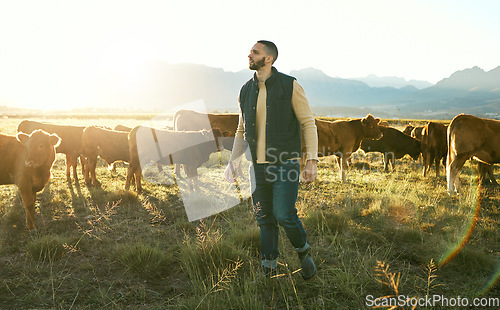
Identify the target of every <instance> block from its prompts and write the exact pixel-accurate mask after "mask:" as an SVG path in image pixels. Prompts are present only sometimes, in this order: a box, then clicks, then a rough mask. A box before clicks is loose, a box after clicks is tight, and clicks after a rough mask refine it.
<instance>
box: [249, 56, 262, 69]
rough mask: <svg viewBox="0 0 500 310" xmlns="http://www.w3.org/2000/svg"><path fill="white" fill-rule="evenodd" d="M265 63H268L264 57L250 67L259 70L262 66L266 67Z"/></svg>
mask: <svg viewBox="0 0 500 310" xmlns="http://www.w3.org/2000/svg"><path fill="white" fill-rule="evenodd" d="M265 65H266V62H265V60H264V58H262V59H261V60H259V61H257V62H254V63H253V64H251V65H250V66H249V68H250V70H259V69H260V68H262V67H264V66H265Z"/></svg>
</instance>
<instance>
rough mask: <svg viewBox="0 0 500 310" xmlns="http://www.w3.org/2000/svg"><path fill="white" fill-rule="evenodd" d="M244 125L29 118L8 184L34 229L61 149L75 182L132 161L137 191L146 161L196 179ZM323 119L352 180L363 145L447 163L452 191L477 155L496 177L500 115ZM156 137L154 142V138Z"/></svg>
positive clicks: (6, 174) (91, 180)
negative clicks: (446, 119)
mask: <svg viewBox="0 0 500 310" xmlns="http://www.w3.org/2000/svg"><path fill="white" fill-rule="evenodd" d="M237 126H238V114H227V113H226V114H206V113H199V112H194V111H189V110H180V111H177V112H176V114H175V116H174V127H173V128H171V129H164V128H162V129H160V128H151V127H145V126H137V127H135V128H128V127H124V126H120V125H118V126H116V127H115V128H114V129H111V128H106V127H101V126H88V127H83V126H72V125H55V124H49V123H42V122H35V121H29V120H24V121H22V122H21V123H19V125H18V127H17V131H18V134H17V136H9V135H3V134H0V158H1V160H2V165H0V185H5V184H15V185H17V187H18V188H19V191H20V194H21V197H22V201H23V205H24V208H25V211H26V227H27V229H28V230H34V229H36V226H35V216H34V205H35V197H36V193H37V192H39V191H41V190H42V189H43V188H44V187H45V185H46V184H47V183H48V181H49V179H50V176H51V172H50V171H51V168H52V165H53V163H54V161H55V153H56V152H57V153H63V154H65V155H66V176H67V179H68V183H69V184H70V186H71V182H72V180H71V172H73V179H74V181H75V184H77V185H78V182H79V181H78V174H77V164H78V159H80V163H81V165H82V174H83V176H84V180H85V183H86V184H87V185H88V186H99V182H98V180H97V177H96V164H97V159H98V157H100V158H102V159H103V160H104V161H106V162H107V163H108V165H110V166H112V165H114V163H115V162H117V161H122V162H126V163H128V170H127V178H126V184H125V189H126V190H128V189H129V188H130V186H131V185H132V184H134V183H135V188H136V190H137V192H141V190H142V186H141V176H142V170H141V169H142V168H141V167H143V166H144V164H146V163H147V162H155V163H156V164H157V165H158V167H159V169H161V165H165V164H166V165H175V166H176V169H175V174H176V176H177V177H181V174H180V165H183V166H184V170H185V173H186V175H187V176H188V178H189V179H190V180H194V182H196V176H197V168H198V167H199V166H201V165H202V164H203V163H204V162H206V161H208V159H209V156H210V154H211V153H214V152H218V151H221V150H222V149H227V150H231V149H232V144H233V140H234V137H235V133H236V129H237ZM316 126H317V129H318V156H319V157H324V156H331V155H335V156H336V158H337V161H338V164H339V166H340V170H341V173H340V178H341V181H342V182H345V181H346V170H347V165H348V163H349V159H350V157H351V155H352V154H353V153H354V152H356V151H357V150H358V149H362V150H363V151H364V152H380V153H382V154H383V155H384V170H385V171H389V165H390V166H391V169H394V166H395V162H394V161H395V160H396V159H400V158H402V157H403V156H405V155H406V154H408V155H409V156H410V157H411V158H413V159H414V160H417V159H418V158H419V157H420V154H421V155H422V160H423V175H424V176H426V175H427V174H428V173H429V170H430V169H431V167H432V165H433V164H434V165H435V173H436V176H439V174H440V166H441V164H442V165H444V166H445V167H446V176H447V187H448V191H449V193H457V192H458V190H459V185H460V184H459V179H458V175H459V173H460V170H461V168H462V167H463V165H464V164H465V162H466V161H467V160H468V159H471V158H474V159H476V160H478V162H479V164H478V171H479V180H480V181H481V182H482V181H483V180H484V178H485V176H486V175H488V176H489V179H490V181H491V182H492V183H494V184H496V181H495V178H494V177H493V164H494V163H499V162H500V121H496V120H490V119H484V118H478V117H475V116H472V115H464V114H460V115H458V116H456V117H455V118H454V119H453V120H452V121H451V123H450V124H449V125H443V124H441V123H437V122H429V123H428V124H427V125H425V126H421V127H413V126H412V125H410V124H409V125H407V126H406V127H405V129H404V130H403V131H400V130H398V129H395V128H392V127H390V126H389V125H388V124H387V123H386V122H380V120H379V119H376V118H374V117H373V116H372V115H367V116H366V117H365V118H362V119H354V120H347V121H346V120H339V121H326V120H320V119H316ZM148 139H149V140H150V142H151V143H146V142H147V141H148ZM145 141H146V142H145ZM164 145H169V147H168V148H165V147H164ZM303 145H304V143H303Z"/></svg>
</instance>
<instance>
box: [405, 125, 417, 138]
mask: <svg viewBox="0 0 500 310" xmlns="http://www.w3.org/2000/svg"><path fill="white" fill-rule="evenodd" d="M414 128H415V127H414V126H413V125H412V124H408V125H406V126H405V128H404V129H403V133H404V134H405V135H408V136H411V132H412V131H413V129H414Z"/></svg>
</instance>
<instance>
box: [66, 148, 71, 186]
mask: <svg viewBox="0 0 500 310" xmlns="http://www.w3.org/2000/svg"><path fill="white" fill-rule="evenodd" d="M66 179H67V180H68V183H70V184H71V155H68V154H66Z"/></svg>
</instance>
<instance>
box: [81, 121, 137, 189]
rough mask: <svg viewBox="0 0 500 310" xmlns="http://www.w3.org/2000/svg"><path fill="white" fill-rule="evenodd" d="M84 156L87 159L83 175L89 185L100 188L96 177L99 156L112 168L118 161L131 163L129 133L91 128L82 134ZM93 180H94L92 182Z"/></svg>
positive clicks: (96, 127) (97, 127)
mask: <svg viewBox="0 0 500 310" xmlns="http://www.w3.org/2000/svg"><path fill="white" fill-rule="evenodd" d="M82 150H83V151H82V154H83V156H84V157H85V159H86V165H85V171H84V173H83V175H84V178H85V183H86V184H87V185H94V186H98V185H99V182H98V181H97V178H96V175H95V169H96V165H97V156H100V157H101V158H102V159H104V160H105V161H106V163H108V165H109V166H110V168H112V167H113V164H114V163H115V162H116V161H124V162H127V163H128V162H129V160H130V156H129V147H128V133H127V132H124V131H115V130H109V129H105V128H102V127H99V126H89V127H87V128H85V130H84V131H83V134H82ZM90 178H92V180H90Z"/></svg>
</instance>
